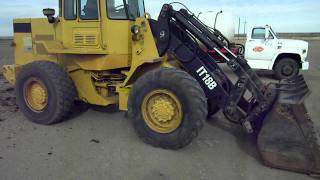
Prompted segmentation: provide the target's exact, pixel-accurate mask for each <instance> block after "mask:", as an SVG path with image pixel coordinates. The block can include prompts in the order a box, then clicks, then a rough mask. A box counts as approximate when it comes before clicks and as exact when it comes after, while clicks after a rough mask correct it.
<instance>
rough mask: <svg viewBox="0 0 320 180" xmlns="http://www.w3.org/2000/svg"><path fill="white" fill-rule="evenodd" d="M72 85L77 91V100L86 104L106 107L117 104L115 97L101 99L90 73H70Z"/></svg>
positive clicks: (80, 71)
mask: <svg viewBox="0 0 320 180" xmlns="http://www.w3.org/2000/svg"><path fill="white" fill-rule="evenodd" d="M70 77H71V78H72V80H73V82H74V85H75V86H76V89H77V91H78V95H79V99H81V100H82V101H84V102H86V103H90V104H95V105H101V106H107V105H110V104H117V103H118V98H117V97H103V96H101V95H100V94H98V92H97V90H96V87H95V85H94V84H93V82H92V80H91V78H92V76H91V73H90V71H84V70H77V71H74V72H71V73H70Z"/></svg>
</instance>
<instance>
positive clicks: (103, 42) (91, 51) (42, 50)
mask: <svg viewBox="0 0 320 180" xmlns="http://www.w3.org/2000/svg"><path fill="white" fill-rule="evenodd" d="M99 4H100V9H99V12H100V16H99V19H98V20H81V19H79V18H77V19H76V20H65V19H64V18H63V17H59V20H58V21H57V22H56V23H53V24H50V23H49V22H48V20H47V19H46V18H39V19H30V18H29V19H15V20H14V23H30V24H31V29H32V31H31V33H21V32H18V33H15V34H14V42H15V44H16V47H15V65H11V66H6V71H5V76H6V78H7V79H8V80H9V81H10V82H11V83H14V82H15V79H16V76H17V74H18V72H19V69H20V68H23V65H25V64H28V63H31V62H33V61H51V62H55V63H58V64H60V65H61V66H63V67H64V68H65V69H66V71H68V72H69V75H70V77H71V78H72V79H73V81H74V84H75V86H76V89H77V91H78V95H79V99H81V100H83V101H85V102H88V103H90V104H95V105H102V106H106V105H109V104H116V103H119V107H120V109H121V110H127V109H128V105H127V102H128V96H129V94H130V89H131V86H132V85H133V83H134V82H135V80H136V79H137V78H138V77H140V76H141V75H143V74H144V73H145V72H147V71H149V70H151V69H154V68H157V67H159V66H162V65H164V64H167V62H166V59H167V58H166V57H159V54H158V51H157V47H156V43H155V40H154V37H153V34H152V31H151V28H150V25H149V21H148V19H147V18H144V17H141V18H137V19H136V20H135V21H132V20H112V19H109V18H108V16H107V12H106V1H104V0H101V1H100V3H99ZM62 12H63V11H62ZM133 25H137V26H139V27H140V33H139V34H138V35H136V36H134V37H133V35H132V33H131V27H132V26H133ZM137 37H138V38H137ZM164 66H170V65H169V64H168V65H164ZM117 69H119V70H117ZM114 70H117V71H116V73H114ZM99 73H101V74H102V75H100V74H99ZM96 74H98V75H96ZM109 77H110V78H111V79H109V80H106V79H105V78H109ZM113 89H114V90H113ZM110 90H111V91H113V92H110Z"/></svg>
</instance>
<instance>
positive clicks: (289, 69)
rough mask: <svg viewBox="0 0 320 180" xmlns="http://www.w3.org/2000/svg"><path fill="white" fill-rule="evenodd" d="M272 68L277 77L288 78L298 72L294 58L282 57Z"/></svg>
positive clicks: (297, 65)
mask: <svg viewBox="0 0 320 180" xmlns="http://www.w3.org/2000/svg"><path fill="white" fill-rule="evenodd" d="M274 70H275V73H276V75H277V77H278V78H279V79H288V78H292V77H294V76H296V75H297V74H298V73H299V64H298V63H297V61H296V60H294V59H291V58H283V59H280V60H279V62H278V63H277V64H276V66H275V68H274Z"/></svg>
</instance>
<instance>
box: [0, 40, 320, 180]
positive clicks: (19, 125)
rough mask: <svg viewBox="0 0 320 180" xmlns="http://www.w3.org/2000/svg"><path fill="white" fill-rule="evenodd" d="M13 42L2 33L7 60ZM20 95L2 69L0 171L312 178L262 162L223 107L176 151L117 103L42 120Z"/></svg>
mask: <svg viewBox="0 0 320 180" xmlns="http://www.w3.org/2000/svg"><path fill="white" fill-rule="evenodd" d="M310 43H311V44H310V47H311V50H310V56H309V59H311V60H312V61H311V70H310V71H308V72H305V73H304V75H305V77H306V79H307V81H308V83H309V84H310V88H311V90H312V91H313V94H312V95H311V96H310V97H309V99H308V100H307V101H306V105H307V107H308V110H309V112H310V115H311V117H312V118H313V120H314V121H315V124H316V127H317V130H319V127H320V126H319V125H320V121H319V119H318V118H319V117H320V111H319V102H320V96H319V95H318V93H317V92H319V90H320V84H319V82H320V81H319V80H320V73H319V70H320V66H319V65H320V63H319V62H318V59H317V58H318V57H320V52H319V48H320V41H310ZM9 44H10V42H3V41H0V65H3V64H10V63H12V61H13V50H12V48H10V47H9V46H8V45H9ZM264 76H265V78H264V79H265V80H270V77H271V78H272V75H271V76H270V75H268V74H266V75H264ZM14 100H15V97H14V95H13V87H12V86H10V85H9V84H8V83H6V82H5V81H4V80H3V77H2V76H0V142H1V143H0V174H1V178H0V179H30V180H33V179H145V180H148V179H240V180H242V179H243V180H256V179H260V180H264V179H266V180H269V179H277V180H282V179H283V180H303V179H312V178H310V177H308V176H306V175H301V174H296V173H292V172H287V171H281V170H276V169H272V168H268V167H265V166H263V165H262V164H261V161H260V158H259V155H258V153H257V151H256V147H255V144H254V143H253V141H252V139H251V138H250V137H249V136H247V135H246V134H245V133H244V132H243V131H242V129H241V128H239V127H238V126H236V125H233V124H230V123H228V121H227V120H226V119H225V118H224V117H223V115H222V114H221V113H218V114H217V115H215V116H214V117H212V118H211V120H210V121H209V122H208V123H207V125H206V126H205V127H204V129H203V130H202V131H201V133H200V135H199V137H198V138H196V139H195V140H194V141H193V142H192V144H191V145H190V146H188V147H186V148H184V149H181V150H178V151H170V150H163V149H158V148H153V147H151V146H148V145H146V144H144V143H142V142H141V141H140V140H139V138H138V137H137V136H136V134H135V132H134V130H133V128H132V126H131V124H130V120H128V119H126V118H125V116H124V113H122V112H117V111H116V110H114V109H112V108H109V109H105V110H104V111H101V110H100V111H94V110H91V109H89V110H87V109H86V108H80V107H79V106H77V108H76V112H75V113H74V115H73V116H72V118H71V119H70V120H68V121H65V122H63V123H61V124H57V125H54V126H40V125H37V124H33V123H31V122H29V121H27V120H26V118H25V117H24V116H23V115H22V114H21V113H20V112H19V111H18V109H17V107H16V106H15V103H14Z"/></svg>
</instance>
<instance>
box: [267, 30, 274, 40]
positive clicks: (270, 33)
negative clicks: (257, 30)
mask: <svg viewBox="0 0 320 180" xmlns="http://www.w3.org/2000/svg"><path fill="white" fill-rule="evenodd" d="M268 39H274V37H273V35H272V32H271V31H269V37H268Z"/></svg>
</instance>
